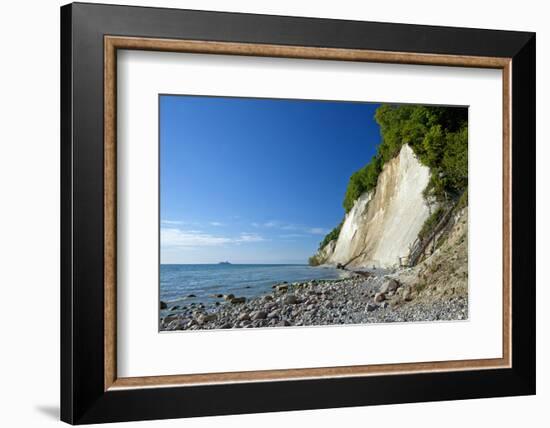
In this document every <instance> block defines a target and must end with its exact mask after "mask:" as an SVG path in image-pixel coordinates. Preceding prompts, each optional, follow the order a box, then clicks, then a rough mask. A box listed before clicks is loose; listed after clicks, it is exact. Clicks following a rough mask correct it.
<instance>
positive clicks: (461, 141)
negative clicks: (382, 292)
mask: <svg viewBox="0 0 550 428" xmlns="http://www.w3.org/2000/svg"><path fill="white" fill-rule="evenodd" d="M374 117H375V120H376V122H377V123H378V125H379V126H380V136H381V142H380V144H379V145H378V148H377V153H376V155H374V156H373V157H372V159H371V161H370V162H369V163H368V164H366V165H365V166H364V167H362V168H361V169H359V170H358V171H356V172H354V173H353V174H352V176H351V177H350V179H349V183H348V187H347V189H346V194H345V196H344V201H343V206H344V209H345V212H346V213H348V212H349V211H350V210H351V209H352V208H353V205H354V204H355V201H356V200H357V199H358V198H359V197H360V196H361V195H362V194H363V193H365V192H369V191H371V190H374V189H376V184H377V182H378V176H379V175H380V173H381V172H382V169H383V167H384V164H385V163H386V162H388V161H389V160H390V159H392V158H394V157H395V156H397V155H398V154H399V151H400V150H401V147H402V146H403V144H409V146H410V147H411V148H412V149H413V151H414V153H415V154H416V156H418V159H419V160H420V162H422V163H423V164H424V165H426V166H428V167H430V171H431V177H430V183H429V185H428V188H427V189H426V190H425V193H424V194H425V196H433V197H435V198H436V199H438V200H449V199H450V200H454V199H456V198H458V197H459V196H460V195H461V194H462V193H463V192H464V190H465V189H466V188H467V187H468V109H467V108H465V107H434V106H420V105H392V104H382V105H381V106H380V107H379V108H378V109H377V110H376V113H375V116H374ZM341 226H342V224H340V225H338V226H337V227H336V228H335V229H334V230H332V231H331V232H330V233H329V234H328V235H327V236H326V237H325V239H323V241H322V242H321V244H320V246H319V247H320V248H323V247H324V246H325V245H326V244H328V243H329V242H330V241H331V240H333V239H336V238H338V235H339V233H340V228H341Z"/></svg>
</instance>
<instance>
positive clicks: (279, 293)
mask: <svg viewBox="0 0 550 428" xmlns="http://www.w3.org/2000/svg"><path fill="white" fill-rule="evenodd" d="M422 291H423V290H421V289H419V288H418V287H415V286H411V285H407V284H405V283H402V282H401V281H400V280H399V275H398V274H396V275H375V274H369V273H365V272H362V273H356V274H353V275H352V276H351V277H349V278H345V279H335V280H312V281H306V282H298V283H292V284H288V283H281V284H278V285H274V286H273V290H272V292H271V293H269V294H266V295H264V296H260V297H255V298H252V299H245V298H244V297H236V296H233V295H231V294H230V295H221V294H218V295H216V296H212V297H214V298H216V299H217V300H216V301H215V303H212V304H208V305H205V304H202V303H191V304H189V305H182V306H175V307H172V308H170V311H169V312H170V313H169V314H168V315H166V316H165V317H163V318H161V320H160V329H161V331H174V330H211V329H231V328H255V327H287V326H323V325H341V324H366V323H386V322H407V321H438V320H465V319H467V317H468V299H467V297H466V296H465V295H460V294H459V295H454V294H451V295H449V296H445V297H444V298H441V297H440V296H439V297H438V298H430V297H429V296H427V295H426V293H422ZM165 308H166V304H164V303H163V302H161V309H165Z"/></svg>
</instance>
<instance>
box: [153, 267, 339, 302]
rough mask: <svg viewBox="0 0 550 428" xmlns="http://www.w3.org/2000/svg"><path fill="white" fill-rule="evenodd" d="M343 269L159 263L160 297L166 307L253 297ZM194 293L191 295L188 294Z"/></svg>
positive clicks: (331, 275) (336, 275)
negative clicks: (231, 296)
mask: <svg viewBox="0 0 550 428" xmlns="http://www.w3.org/2000/svg"><path fill="white" fill-rule="evenodd" d="M344 275H346V272H345V271H342V270H338V269H335V268H332V267H311V266H308V265H259V264H253V265H245V264H180V265H173V264H163V265H161V266H160V300H162V301H163V302H166V303H167V305H168V307H170V306H171V305H176V304H182V303H184V304H187V303H191V302H202V303H205V304H207V303H212V302H214V301H216V300H219V299H216V298H215V297H213V295H216V294H234V295H235V296H236V297H241V296H244V297H246V298H251V297H256V296H260V295H263V294H267V293H269V292H271V291H272V286H273V285H275V284H280V283H282V282H288V283H292V282H301V281H309V280H313V279H337V278H341V277H342V276H344ZM190 296H194V297H190Z"/></svg>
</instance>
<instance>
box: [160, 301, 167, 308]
mask: <svg viewBox="0 0 550 428" xmlns="http://www.w3.org/2000/svg"><path fill="white" fill-rule="evenodd" d="M160 309H168V305H167V304H166V303H164V302H163V301H162V300H161V301H160Z"/></svg>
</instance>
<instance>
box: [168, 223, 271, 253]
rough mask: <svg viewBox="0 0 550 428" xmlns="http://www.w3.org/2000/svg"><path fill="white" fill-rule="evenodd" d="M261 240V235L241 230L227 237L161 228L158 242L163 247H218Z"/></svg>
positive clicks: (196, 231) (195, 231)
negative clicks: (235, 234) (239, 232)
mask: <svg viewBox="0 0 550 428" xmlns="http://www.w3.org/2000/svg"><path fill="white" fill-rule="evenodd" d="M261 241H264V239H263V237H262V236H260V235H258V234H255V233H244V232H243V233H241V234H240V235H239V236H237V237H228V236H220V235H214V234H210V233H205V232H202V231H200V230H181V229H177V228H162V229H161V231H160V242H161V244H162V246H163V247H186V248H193V247H218V246H223V245H228V244H240V243H251V242H261Z"/></svg>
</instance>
